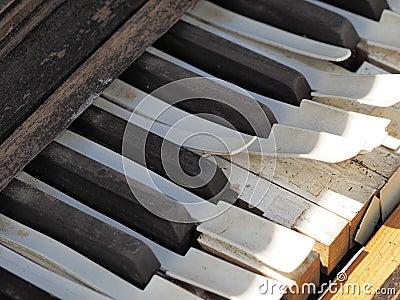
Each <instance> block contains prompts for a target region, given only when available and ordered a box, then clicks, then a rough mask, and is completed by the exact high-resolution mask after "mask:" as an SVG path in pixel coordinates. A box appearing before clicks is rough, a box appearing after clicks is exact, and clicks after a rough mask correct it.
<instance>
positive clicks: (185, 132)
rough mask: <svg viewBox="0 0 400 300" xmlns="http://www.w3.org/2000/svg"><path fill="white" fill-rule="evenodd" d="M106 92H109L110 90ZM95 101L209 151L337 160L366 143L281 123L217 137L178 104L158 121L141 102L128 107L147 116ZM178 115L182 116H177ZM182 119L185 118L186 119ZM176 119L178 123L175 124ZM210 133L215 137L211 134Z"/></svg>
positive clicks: (151, 102) (154, 102)
mask: <svg viewBox="0 0 400 300" xmlns="http://www.w3.org/2000/svg"><path fill="white" fill-rule="evenodd" d="M108 95H109V96H110V94H108ZM140 103H146V105H145V106H146V107H148V108H152V107H160V108H162V107H163V105H167V104H165V103H163V101H161V100H159V99H156V98H154V97H149V98H146V99H145V101H143V102H140ZM95 105H96V106H99V107H100V108H103V109H106V110H108V111H113V113H114V114H116V115H118V114H120V115H119V117H121V118H125V120H126V121H129V122H130V123H132V124H135V125H137V126H139V127H141V128H143V129H145V130H147V131H151V132H153V133H154V134H157V135H159V136H161V137H163V138H165V139H167V140H169V141H171V142H173V143H175V144H178V145H182V146H185V147H188V148H192V149H196V150H201V151H204V152H206V153H212V154H220V155H235V154H238V153H240V152H243V151H245V152H246V153H248V154H251V155H265V156H283V157H301V158H307V159H315V160H320V161H325V162H340V161H343V160H346V159H349V158H352V157H354V156H355V155H357V154H358V153H359V152H360V151H361V150H362V149H363V147H364V144H365V140H364V139H363V138H359V137H352V138H351V139H350V138H345V137H341V136H338V135H333V134H329V133H325V132H317V131H312V130H307V129H301V128H296V127H290V126H285V125H280V124H274V125H273V127H272V130H271V134H270V136H269V137H268V138H266V139H265V138H258V137H256V139H255V140H254V137H253V136H249V135H247V134H244V133H239V134H240V137H239V138H236V139H235V137H234V134H236V133H237V132H236V131H234V130H231V129H229V128H226V129H225V130H226V131H232V134H231V135H232V138H225V137H218V136H217V135H214V132H217V131H218V129H217V130H215V131H214V130H213V128H214V126H216V124H215V123H213V122H210V121H207V120H202V122H201V123H203V126H200V127H197V128H196V127H194V126H195V124H192V122H191V117H188V115H190V114H188V113H185V112H183V111H181V110H179V109H177V108H171V109H172V110H174V111H179V113H178V114H177V115H176V116H175V115H174V114H173V113H171V114H168V115H161V120H160V122H158V121H156V120H155V119H157V117H159V116H160V114H158V113H157V111H155V112H154V113H153V112H152V111H151V109H148V110H146V107H145V108H144V110H143V111H141V110H140V106H141V105H138V106H136V107H131V109H132V110H133V109H135V111H136V112H138V113H141V114H142V115H146V116H147V117H148V118H150V119H148V118H146V117H142V115H139V114H137V113H133V114H131V116H129V117H128V115H127V113H126V112H121V110H123V109H122V108H119V107H117V106H116V105H114V104H112V103H107V101H106V100H104V99H101V98H99V99H97V100H96V102H95ZM124 105H128V103H124ZM179 116H185V117H184V118H183V119H178V117H179ZM185 120H187V121H188V122H185ZM177 122H178V126H174V124H176V123H177ZM179 123H180V124H179ZM193 123H196V122H193ZM185 128H186V129H185ZM204 132H205V133H206V134H205V135H204V138H201V137H202V136H203V134H202V133H204ZM199 133H200V134H199ZM213 135H214V137H218V138H214V137H212V136H213ZM338 143H340V144H341V145H342V146H343V147H341V149H340V151H338V149H337V147H336V146H335V145H337V144H338ZM230 145H232V146H233V147H234V148H233V149H234V150H235V151H232V152H229V151H228V150H229V146H230ZM241 146H243V147H241ZM244 146H245V147H244ZM239 147H241V148H239Z"/></svg>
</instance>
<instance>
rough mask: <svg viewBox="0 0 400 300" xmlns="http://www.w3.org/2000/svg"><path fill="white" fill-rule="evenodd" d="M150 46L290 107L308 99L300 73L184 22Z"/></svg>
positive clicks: (308, 90)
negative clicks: (288, 104)
mask: <svg viewBox="0 0 400 300" xmlns="http://www.w3.org/2000/svg"><path fill="white" fill-rule="evenodd" d="M154 46H155V47H156V48H158V49H160V50H162V51H164V52H167V53H169V54H171V55H172V56H175V57H177V58H179V59H181V60H183V61H186V62H188V63H190V64H191V65H193V66H195V67H197V68H199V69H202V70H204V71H206V72H208V73H210V74H211V75H213V76H216V77H219V78H221V79H224V80H226V81H229V82H231V83H234V84H236V85H238V86H240V87H242V88H245V89H247V90H250V91H253V92H256V93H258V94H262V95H264V96H267V97H270V98H274V99H277V100H281V101H284V102H287V103H290V104H294V105H299V103H300V102H301V100H302V99H305V98H310V93H311V89H310V87H309V85H308V83H307V80H306V79H305V78H304V76H303V75H302V74H301V73H299V72H297V71H295V70H293V69H291V68H289V67H287V66H285V65H282V64H280V63H278V62H275V61H273V60H271V59H268V58H266V57H263V56H262V55H259V54H257V53H255V52H253V51H250V50H248V49H246V48H244V47H242V46H239V45H237V44H235V43H232V42H230V41H228V40H226V39H223V38H221V37H218V36H216V35H214V34H211V33H209V32H207V31H205V30H203V29H200V28H198V27H196V26H193V25H191V24H188V23H186V22H184V21H180V22H178V23H177V24H175V25H174V27H172V28H171V29H170V30H169V31H168V32H167V33H166V34H165V35H163V36H162V37H161V38H160V39H158V40H157V41H156V43H155V44H154Z"/></svg>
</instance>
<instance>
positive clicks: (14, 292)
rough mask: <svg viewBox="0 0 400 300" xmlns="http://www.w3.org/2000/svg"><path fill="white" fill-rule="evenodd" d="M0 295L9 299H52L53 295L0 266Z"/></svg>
mask: <svg viewBox="0 0 400 300" xmlns="http://www.w3.org/2000/svg"><path fill="white" fill-rule="evenodd" d="M0 297H1V298H2V299H10V300H11V299H12V300H19V299H26V300H37V299H43V300H45V299H48V300H54V296H52V295H50V294H49V293H46V292H44V291H43V290H41V289H39V288H37V287H36V286H34V285H32V284H31V283H29V282H27V281H25V280H23V279H21V278H19V277H18V276H15V275H14V274H12V273H10V272H8V271H7V270H5V269H3V268H0Z"/></svg>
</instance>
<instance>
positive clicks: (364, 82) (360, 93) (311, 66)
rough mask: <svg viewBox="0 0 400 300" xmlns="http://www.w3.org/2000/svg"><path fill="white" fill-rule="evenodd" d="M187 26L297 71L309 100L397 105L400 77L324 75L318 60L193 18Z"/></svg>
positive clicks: (399, 75) (387, 75)
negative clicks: (305, 83) (308, 88)
mask: <svg viewBox="0 0 400 300" xmlns="http://www.w3.org/2000/svg"><path fill="white" fill-rule="evenodd" d="M188 18H189V17H188ZM190 23H191V24H192V25H195V26H198V27H200V28H202V29H204V30H206V31H208V32H210V33H213V34H215V35H217V36H220V37H222V38H225V39H227V40H230V41H232V42H234V43H236V44H238V45H240V46H243V47H245V48H247V49H249V50H252V51H254V52H256V53H258V54H261V55H263V56H265V57H268V58H270V59H272V60H275V61H277V62H279V63H282V64H284V65H287V66H288V67H291V68H293V69H295V70H297V71H299V72H300V73H302V74H303V75H304V76H305V77H306V79H307V81H308V83H309V84H310V86H311V88H312V89H313V92H312V94H311V95H312V96H317V97H329V98H335V99H340V100H348V101H356V102H358V103H362V104H368V105H374V106H382V107H388V106H392V105H394V104H396V103H398V102H399V101H400V92H399V91H398V90H396V89H393V88H392V87H393V86H398V85H400V74H379V75H358V74H353V73H349V74H337V73H332V72H327V71H323V70H321V69H320V68H318V64H319V62H318V60H315V59H312V58H309V57H305V56H302V55H298V54H295V53H291V52H288V51H285V50H282V49H277V48H274V47H271V46H268V45H266V44H263V43H260V42H258V41H255V40H252V39H249V38H246V37H244V36H241V35H238V34H235V33H233V32H228V31H224V30H222V29H220V28H217V27H214V26H211V25H209V24H207V23H204V22H202V21H199V20H197V19H194V18H192V19H191V20H190Z"/></svg>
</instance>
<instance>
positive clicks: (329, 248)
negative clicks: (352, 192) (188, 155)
mask: <svg viewBox="0 0 400 300" xmlns="http://www.w3.org/2000/svg"><path fill="white" fill-rule="evenodd" d="M214 158H215V160H216V162H217V164H218V166H219V167H221V168H222V170H223V171H224V172H225V173H226V175H227V176H228V178H229V180H230V182H231V187H232V189H233V190H235V191H236V192H240V199H242V200H243V201H244V202H247V203H251V204H252V205H255V206H256V207H257V209H258V210H259V211H261V214H262V215H263V217H265V218H267V219H269V220H271V221H273V222H275V223H278V224H280V225H282V226H285V227H287V228H290V229H293V230H295V231H298V232H300V233H302V234H305V235H307V236H309V237H311V238H313V239H314V240H315V241H316V244H315V247H314V250H315V251H316V252H318V253H319V254H320V259H321V263H322V269H323V271H324V272H325V273H329V272H330V271H331V270H332V269H333V268H334V266H335V265H336V264H337V263H338V262H339V261H340V259H341V258H342V257H343V256H344V255H345V253H346V252H347V251H348V248H349V239H350V236H349V232H350V227H349V221H348V220H346V219H345V218H343V217H340V216H338V215H337V214H335V213H332V212H331V211H329V210H327V209H325V208H323V207H321V206H318V205H316V204H315V203H312V202H311V201H308V200H307V199H305V198H303V197H301V196H299V195H296V194H295V193H293V192H292V191H290V190H287V189H285V188H282V187H281V186H279V185H277V184H275V183H271V182H269V181H267V180H265V179H263V178H258V176H257V175H255V174H252V173H249V174H247V171H246V170H245V169H243V168H241V167H239V166H237V165H235V164H234V165H231V163H230V162H229V161H228V160H225V159H223V158H221V157H214ZM229 170H232V171H231V172H230V171H229ZM243 178H247V180H246V181H244V180H243ZM260 196H261V197H262V199H260V201H258V203H254V201H255V199H257V200H259V198H260Z"/></svg>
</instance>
